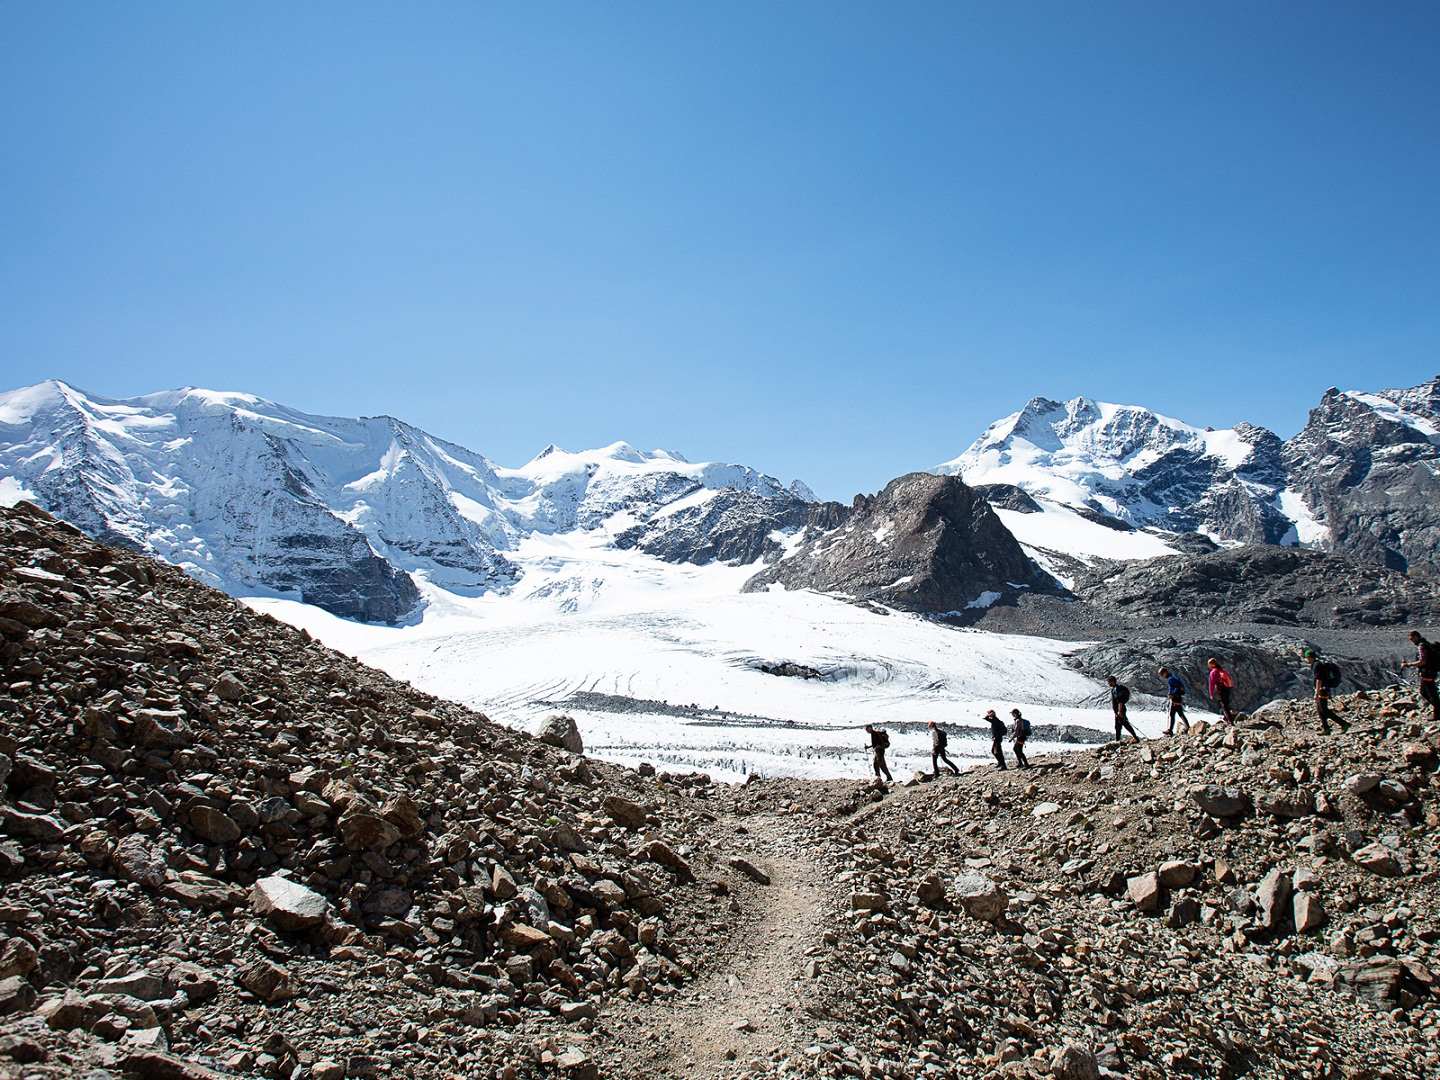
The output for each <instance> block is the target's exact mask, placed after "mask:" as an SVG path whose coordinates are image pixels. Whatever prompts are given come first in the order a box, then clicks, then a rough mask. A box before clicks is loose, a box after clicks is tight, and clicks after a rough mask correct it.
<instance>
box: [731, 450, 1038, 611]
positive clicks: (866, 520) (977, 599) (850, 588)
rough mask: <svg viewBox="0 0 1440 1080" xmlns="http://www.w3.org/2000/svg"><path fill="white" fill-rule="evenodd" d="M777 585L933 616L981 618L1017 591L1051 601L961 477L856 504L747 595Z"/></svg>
mask: <svg viewBox="0 0 1440 1080" xmlns="http://www.w3.org/2000/svg"><path fill="white" fill-rule="evenodd" d="M774 584H779V585H783V586H784V587H785V588H787V589H814V590H816V591H817V592H825V593H834V594H838V595H841V596H845V597H847V598H851V599H854V600H862V601H872V602H875V603H878V604H882V605H885V606H887V607H894V608H899V609H901V610H903V611H919V612H928V613H934V614H947V613H953V612H960V611H963V610H965V609H966V607H967V605H972V604H974V605H977V608H978V606H979V605H982V604H986V603H987V602H988V603H994V602H995V601H997V600H1003V599H1005V598H1007V597H1013V596H1014V595H1015V593H1016V591H1017V590H1019V589H1029V590H1033V591H1037V592H1054V591H1057V588H1056V585H1055V583H1054V581H1053V580H1052V579H1051V578H1050V577H1049V575H1047V574H1045V573H1044V572H1043V571H1041V570H1040V569H1039V568H1038V567H1036V566H1035V564H1034V563H1033V562H1031V561H1030V558H1029V557H1028V556H1027V555H1026V554H1025V552H1024V551H1022V550H1021V548H1020V545H1019V543H1018V542H1017V541H1016V540H1015V538H1014V537H1013V536H1012V535H1011V534H1010V532H1009V530H1008V529H1006V528H1005V526H1004V525H1003V524H1001V522H1000V519H999V518H998V517H996V516H995V513H994V511H993V510H991V509H990V504H989V503H987V502H986V501H985V500H984V499H983V498H982V497H981V496H980V495H979V494H978V493H976V492H975V491H974V490H972V489H971V488H969V487H967V486H966V485H965V483H964V482H963V481H962V480H960V479H959V478H958V477H954V476H933V475H931V474H929V473H910V474H908V475H906V476H902V477H900V478H898V479H896V480H892V481H890V483H888V484H886V485H885V489H884V490H883V491H881V492H880V494H878V495H875V496H865V495H860V496H856V498H855V504H854V508H853V510H852V512H851V515H850V520H849V521H847V522H846V523H845V524H844V525H843V526H841V527H840V528H838V529H834V530H831V531H830V532H826V533H823V534H821V535H820V536H818V537H815V538H813V539H809V540H806V541H805V542H804V543H801V544H800V545H799V546H797V547H796V548H795V550H794V551H793V552H792V553H791V554H789V555H788V556H786V557H785V558H784V559H782V560H780V562H778V563H776V564H775V565H774V566H771V567H769V568H768V569H766V570H763V571H761V572H760V573H759V574H756V575H755V576H754V577H753V578H751V579H750V580H749V581H748V582H746V583H745V591H746V592H758V591H760V590H762V589H766V588H768V587H769V586H771V585H774ZM986 594H991V595H989V596H987V595H986Z"/></svg>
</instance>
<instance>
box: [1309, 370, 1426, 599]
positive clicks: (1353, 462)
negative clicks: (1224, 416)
mask: <svg viewBox="0 0 1440 1080" xmlns="http://www.w3.org/2000/svg"><path fill="white" fill-rule="evenodd" d="M1284 461H1285V465H1286V467H1287V469H1288V471H1289V477H1290V481H1289V488H1290V490H1289V491H1288V492H1287V493H1286V495H1287V499H1288V502H1289V505H1290V506H1291V507H1292V508H1293V510H1294V517H1295V521H1296V526H1297V532H1298V534H1299V538H1300V539H1301V541H1302V542H1303V541H1304V540H1305V538H1306V535H1307V533H1308V535H1309V536H1311V537H1313V538H1314V542H1315V543H1316V544H1317V546H1320V547H1324V548H1325V549H1327V550H1329V551H1334V552H1337V553H1340V554H1344V555H1349V556H1351V557H1353V558H1358V559H1361V560H1362V561H1365V562H1371V563H1379V564H1381V565H1384V566H1388V567H1390V568H1392V569H1395V570H1409V571H1419V572H1421V573H1423V574H1426V575H1434V574H1437V573H1440V554H1437V552H1440V479H1437V475H1436V474H1437V472H1440V378H1437V379H1434V380H1432V381H1430V382H1428V383H1422V384H1421V385H1419V386H1415V387H1411V388H1409V389H1406V390H1383V391H1381V392H1380V393H1378V394H1368V393H1360V392H1358V391H1347V392H1342V391H1340V390H1337V389H1334V388H1331V389H1330V390H1328V391H1326V393H1325V396H1324V397H1323V398H1322V399H1321V401H1320V404H1319V406H1318V407H1316V408H1315V409H1312V410H1311V412H1310V419H1309V422H1308V423H1307V424H1306V425H1305V429H1304V430H1303V431H1301V432H1300V434H1298V435H1296V436H1295V437H1294V438H1293V439H1291V440H1290V441H1289V442H1287V443H1286V444H1285V454H1284Z"/></svg>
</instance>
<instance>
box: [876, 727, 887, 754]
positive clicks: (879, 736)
mask: <svg viewBox="0 0 1440 1080" xmlns="http://www.w3.org/2000/svg"><path fill="white" fill-rule="evenodd" d="M875 745H876V746H878V747H880V749H882V750H888V749H890V733H889V732H888V731H882V730H881V729H880V728H876V729H875Z"/></svg>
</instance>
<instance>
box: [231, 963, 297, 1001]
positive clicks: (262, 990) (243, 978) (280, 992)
mask: <svg viewBox="0 0 1440 1080" xmlns="http://www.w3.org/2000/svg"><path fill="white" fill-rule="evenodd" d="M235 980H236V981H237V982H238V983H239V984H240V985H241V986H243V987H244V988H245V989H246V990H249V991H250V993H252V994H254V995H255V996H256V997H258V998H259V999H260V1000H261V1001H264V1002H266V1003H268V1004H271V1005H274V1004H276V1003H277V1002H281V1001H287V1000H289V999H290V998H292V997H294V996H295V985H294V981H293V980H292V979H291V977H290V973H289V972H288V971H286V970H285V969H284V968H282V967H280V966H279V965H278V964H272V963H271V962H270V961H269V960H263V959H261V960H252V961H251V962H250V963H248V964H246V965H245V966H244V967H242V968H241V969H240V970H239V972H237V973H236V976H235Z"/></svg>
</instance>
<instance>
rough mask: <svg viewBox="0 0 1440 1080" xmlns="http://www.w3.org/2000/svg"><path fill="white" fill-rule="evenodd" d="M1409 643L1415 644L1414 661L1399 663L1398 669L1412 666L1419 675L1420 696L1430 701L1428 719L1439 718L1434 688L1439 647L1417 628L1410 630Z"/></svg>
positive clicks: (1439, 701) (1439, 704)
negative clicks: (1426, 638) (1427, 639)
mask: <svg viewBox="0 0 1440 1080" xmlns="http://www.w3.org/2000/svg"><path fill="white" fill-rule="evenodd" d="M1410 643H1411V644H1412V645H1414V646H1415V661H1414V663H1410V664H1401V665H1400V670H1401V671H1404V670H1405V669H1406V668H1407V667H1413V668H1415V669H1416V671H1417V672H1418V673H1419V675H1420V696H1421V697H1422V698H1424V699H1425V700H1426V701H1428V702H1429V703H1430V721H1431V723H1434V722H1435V721H1437V720H1440V693H1437V692H1436V690H1435V673H1436V671H1440V649H1437V648H1436V647H1435V643H1434V642H1433V641H1426V640H1425V636H1424V635H1423V634H1421V633H1420V631H1419V630H1411V631H1410Z"/></svg>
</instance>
